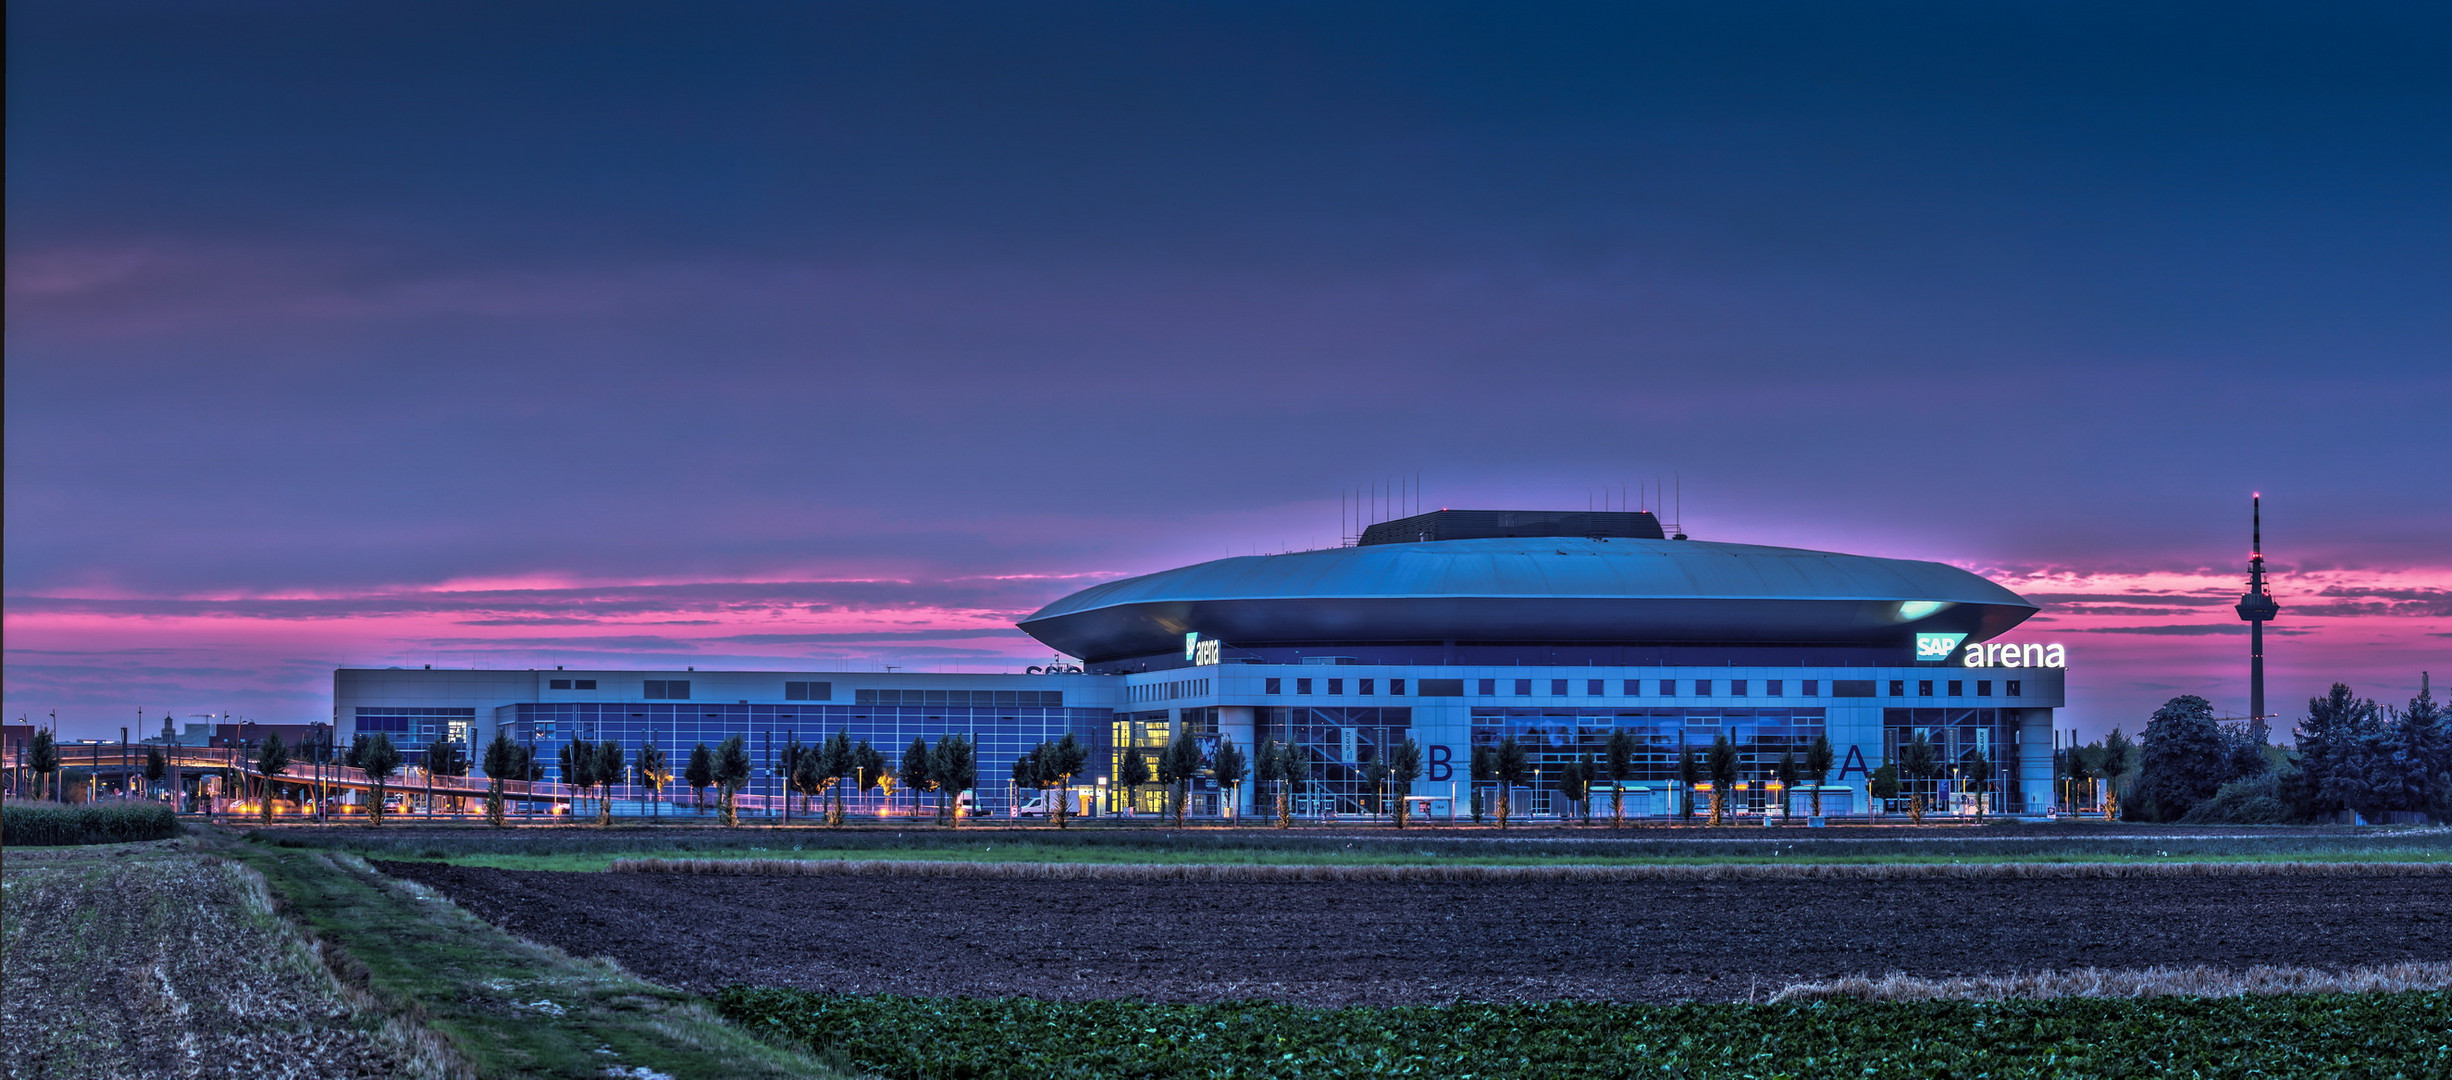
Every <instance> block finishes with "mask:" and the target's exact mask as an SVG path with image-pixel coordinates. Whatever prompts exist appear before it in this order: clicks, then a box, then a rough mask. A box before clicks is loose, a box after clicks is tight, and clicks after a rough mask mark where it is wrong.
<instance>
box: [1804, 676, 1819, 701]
mask: <svg viewBox="0 0 2452 1080" xmlns="http://www.w3.org/2000/svg"><path fill="white" fill-rule="evenodd" d="M1799 681H1800V683H1801V685H1802V687H1803V689H1801V690H1800V691H1798V692H1799V693H1802V694H1804V695H1805V696H1806V697H1821V696H1822V680H1820V679H1803V680H1799Z"/></svg>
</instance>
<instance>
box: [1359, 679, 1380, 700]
mask: <svg viewBox="0 0 2452 1080" xmlns="http://www.w3.org/2000/svg"><path fill="white" fill-rule="evenodd" d="M1354 681H1355V682H1357V683H1360V684H1362V685H1360V686H1358V687H1356V688H1355V689H1356V690H1358V691H1360V692H1361V694H1362V696H1364V697H1369V696H1371V691H1372V689H1373V688H1374V687H1375V686H1376V684H1377V683H1378V681H1379V680H1377V679H1356V680H1354Z"/></svg>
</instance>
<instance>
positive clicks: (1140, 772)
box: [1115, 747, 1149, 813]
mask: <svg viewBox="0 0 2452 1080" xmlns="http://www.w3.org/2000/svg"><path fill="white" fill-rule="evenodd" d="M1146 783H1149V755H1148V754H1145V753H1142V752H1141V749H1140V748H1139V747H1126V748H1125V750H1124V761H1123V764H1121V765H1118V766H1116V768H1115V786H1117V787H1120V788H1123V789H1124V812H1125V813H1131V812H1133V811H1135V810H1138V809H1140V807H1141V785H1143V784H1146Z"/></svg>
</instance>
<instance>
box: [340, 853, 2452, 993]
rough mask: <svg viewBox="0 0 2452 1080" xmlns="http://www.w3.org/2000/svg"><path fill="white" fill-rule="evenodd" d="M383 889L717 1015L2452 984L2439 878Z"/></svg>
mask: <svg viewBox="0 0 2452 1080" xmlns="http://www.w3.org/2000/svg"><path fill="white" fill-rule="evenodd" d="M381 866H382V868H383V869H384V870H385V871H386V872H388V873H391V874H395V875H398V876H400V877H404V878H409V879H412V880H416V881H420V882H424V883H425V884H427V885H430V886H433V887H435V888H437V889H439V890H441V891H442V892H443V893H445V894H446V895H448V896H450V897H451V898H452V899H453V900H455V901H458V902H459V903H460V904H462V905H463V906H465V907H467V908H468V909H469V910H471V911H473V912H475V913H477V914H478V915H480V916H482V917H484V918H486V919H489V920H492V921H494V922H496V923H499V924H501V925H502V926H503V927H504V928H506V929H508V930H510V931H511V932H513V933H516V934H520V935H523V936H526V937H529V938H533V939H536V940H539V941H544V942H548V943H551V944H553V945H556V946H559V947H561V948H562V949H564V950H566V951H568V952H571V953H573V954H576V955H580V956H605V955H609V956H612V957H614V958H615V959H617V960H619V961H620V962H621V963H622V964H623V965H624V966H626V967H628V968H629V969H630V970H632V971H635V972H638V973H639V974H641V975H644V976H646V977H647V978H650V979H653V980H656V981H658V982H662V983H665V984H668V985H672V986H677V987H682V988H685V989H691V990H698V991H711V990H714V989H716V988H719V987H722V986H725V985H728V984H733V983H747V984H752V985H767V986H791V987H802V988H807V989H814V990H834V991H845V992H854V993H889V994H915V995H973V996H995V995H1027V996H1033V997H1042V998H1057V999H1079V998H1103V997H1145V998H1160V999H1170V1000H1188V1001H1206V1000H1225V999H1236V998H1268V999H1272V1000H1277V1001H1284V1002H1294V1003H1303V1004H1320V1005H1334V1004H1364V1003H1368V1004H1398V1003H1422V1002H1438V1001H1448V1000H1454V999H1457V998H1464V999H1468V1000H1507V999H1548V998H1596V999H1608V1000H1621V1001H1662V1000H1677V999H1689V998H1700V999H1722V1000H1731V999H1743V998H1746V997H1748V996H1749V995H1752V994H1755V993H1756V992H1768V991H1769V990H1771V989H1775V988H1777V987H1779V986H1781V985H1784V984H1786V983H1788V982H1792V981H1797V980H1800V979H1812V978H1825V977H1832V976H1840V975H1857V974H1863V975H1879V974H1884V973H1888V972H1894V971H1898V972H1906V973H1909V974H1913V975H1922V976H1946V975H1977V974H2005V973H2010V972H2016V971H2032V970H2036V969H2042V968H2062V969H2067V968H2075V967H2088V966H2093V967H2143V966H2149V965H2164V964H2213V965H2220V966H2226V967H2247V966H2250V965H2255V964H2291V965H2304V966H2313V967H2326V968H2336V967H2347V966H2353V965H2364V964H2377V963H2390V962H2396V961H2407V960H2437V961H2440V960H2452V887H2448V885H2447V879H2445V878H2443V877H2442V876H2440V875H2438V876H2433V877H2420V876H2416V875H2413V876H2409V877H2360V878H2341V877H2324V876H2314V875H2311V876H2307V877H2254V878H2232V879H2225V878H2211V877H2209V878H2172V879H2133V880H2083V879H2079V880H2053V879H2024V880H2021V879H2003V880H1992V879H1983V878H1970V879H1964V880H1948V881H1939V882H1935V881H1914V882H1900V881H1880V880H1865V881H1852V880H1823V881H1801V882H1784V881H1731V882H1642V883H1612V884H1598V883H1579V882H1516V883H1507V884H1503V885H1490V884H1477V885H1444V884H1415V883H1398V882H1285V883H1274V882H1272V883H1251V882H1237V883H1231V884H1218V883H1184V882H1151V883H1146V884H1144V883H1127V882H1105V881H1099V882H1083V881H1073V882H1064V881H1032V880H1024V879H998V878H951V879H913V878H900V877H884V876H880V877H876V878H836V877H800V876H792V877H764V878H761V877H718V876H697V875H681V874H635V873H556V872H546V871H513V870H487V869H479V868H471V867H459V866H449V865H442V864H432V863H392V862H386V863H382V864H381Z"/></svg>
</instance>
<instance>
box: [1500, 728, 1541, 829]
mask: <svg viewBox="0 0 2452 1080" xmlns="http://www.w3.org/2000/svg"><path fill="white" fill-rule="evenodd" d="M1490 772H1491V777H1490V778H1491V779H1492V780H1495V781H1497V782H1498V827H1499V828H1501V829H1504V828H1506V827H1507V814H1508V811H1509V810H1510V809H1512V807H1510V806H1508V805H1507V804H1508V803H1509V802H1510V801H1512V800H1511V796H1512V795H1514V793H1515V787H1516V785H1518V784H1522V783H1524V782H1526V781H1528V780H1530V779H1531V778H1532V755H1531V754H1530V753H1529V752H1528V751H1526V750H1525V748H1524V744H1523V743H1520V742H1517V741H1516V738H1515V736H1513V735H1509V736H1507V737H1506V738H1504V739H1500V740H1499V741H1498V747H1497V748H1496V749H1494V750H1492V751H1490Z"/></svg>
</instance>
